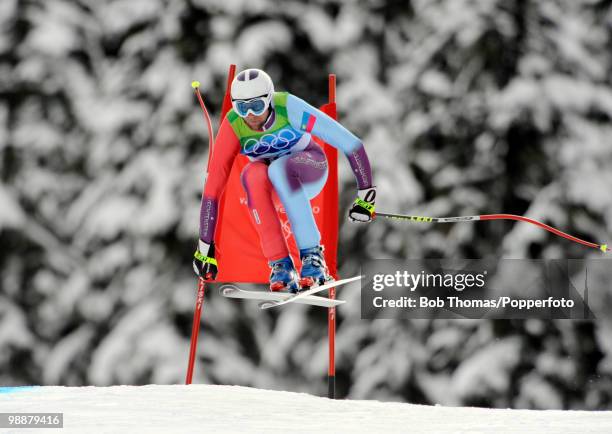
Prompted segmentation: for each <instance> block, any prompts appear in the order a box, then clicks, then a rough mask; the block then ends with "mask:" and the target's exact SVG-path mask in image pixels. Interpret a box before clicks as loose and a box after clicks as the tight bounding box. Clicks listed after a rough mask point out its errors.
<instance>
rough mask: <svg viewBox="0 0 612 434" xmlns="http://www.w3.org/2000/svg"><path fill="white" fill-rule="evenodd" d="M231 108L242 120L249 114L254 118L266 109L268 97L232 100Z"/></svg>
mask: <svg viewBox="0 0 612 434" xmlns="http://www.w3.org/2000/svg"><path fill="white" fill-rule="evenodd" d="M232 106H233V107H234V110H235V111H236V113H238V114H239V115H240V116H242V117H243V118H244V117H246V116H247V115H248V114H249V112H251V113H253V114H254V115H255V116H259V115H261V114H263V113H264V112H265V111H266V109H267V108H268V95H263V96H258V97H255V98H251V99H235V100H232Z"/></svg>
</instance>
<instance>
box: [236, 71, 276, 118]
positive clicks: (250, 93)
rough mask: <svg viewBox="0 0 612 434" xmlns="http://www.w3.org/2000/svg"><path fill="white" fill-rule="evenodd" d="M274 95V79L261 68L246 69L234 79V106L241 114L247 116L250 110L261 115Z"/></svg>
mask: <svg viewBox="0 0 612 434" xmlns="http://www.w3.org/2000/svg"><path fill="white" fill-rule="evenodd" d="M273 95H274V84H273V83H272V79H271V78H270V76H269V75H268V74H266V73H265V72H264V71H262V70H261V69H245V70H244V71H241V72H239V73H238V75H237V76H236V77H234V80H233V81H232V86H231V96H232V107H233V108H234V111H235V112H236V113H238V115H239V116H242V117H246V116H247V115H248V114H249V112H251V113H253V114H254V115H256V116H259V115H261V114H262V113H264V112H265V111H266V109H267V108H268V107H269V106H270V104H271V102H272V96H273Z"/></svg>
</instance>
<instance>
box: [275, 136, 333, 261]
mask: <svg viewBox="0 0 612 434" xmlns="http://www.w3.org/2000/svg"><path fill="white" fill-rule="evenodd" d="M268 175H269V177H270V181H271V182H272V185H274V188H275V189H276V192H277V193H278V197H279V198H280V200H281V202H282V203H283V206H284V208H285V212H286V213H287V217H288V218H289V222H290V223H291V229H292V231H293V235H294V237H295V241H296V243H297V245H298V248H299V249H308V248H311V247H315V246H318V245H319V243H320V241H321V235H320V233H319V229H318V228H317V225H316V223H315V219H314V216H313V214H312V208H311V206H310V199H312V198H314V197H315V196H316V195H317V194H319V192H320V191H321V189H322V188H323V186H324V185H325V181H326V180H327V159H326V158H325V153H324V152H323V150H322V149H321V148H320V147H319V146H318V145H316V144H315V143H313V142H311V144H310V145H309V146H308V147H307V148H306V149H304V150H303V151H299V152H296V153H294V154H290V155H285V156H283V157H280V158H279V159H277V160H275V161H273V162H272V163H271V164H270V167H269V168H268Z"/></svg>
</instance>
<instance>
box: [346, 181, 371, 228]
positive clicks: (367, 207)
mask: <svg viewBox="0 0 612 434" xmlns="http://www.w3.org/2000/svg"><path fill="white" fill-rule="evenodd" d="M375 201H376V187H374V186H372V187H370V188H364V189H363V190H359V191H358V192H357V199H355V202H353V205H352V206H351V209H350V210H349V215H348V217H349V219H350V220H352V221H354V222H362V223H368V222H371V221H372V219H373V218H374V203H375Z"/></svg>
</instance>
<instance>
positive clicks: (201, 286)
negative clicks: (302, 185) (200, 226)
mask: <svg viewBox="0 0 612 434" xmlns="http://www.w3.org/2000/svg"><path fill="white" fill-rule="evenodd" d="M191 87H192V88H193V90H194V92H195V94H196V97H197V98H198V101H199V102H200V107H201V108H202V112H203V114H204V121H205V122H206V126H207V128H208V163H207V164H206V176H205V178H204V179H206V178H208V169H209V166H210V156H211V155H212V151H213V127H212V122H211V121H210V116H209V115H208V110H206V105H205V104H204V100H203V99H202V94H200V82H199V81H193V82H192V83H191ZM205 289H206V283H205V281H204V279H202V278H201V277H200V278H198V294H197V297H196V304H195V311H194V313H193V324H192V326H191V344H190V347H189V361H188V363H187V376H186V378H185V384H191V380H192V378H193V366H194V364H195V355H196V350H197V347H198V336H199V334H200V320H201V318H202V305H203V304H204V292H205Z"/></svg>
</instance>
